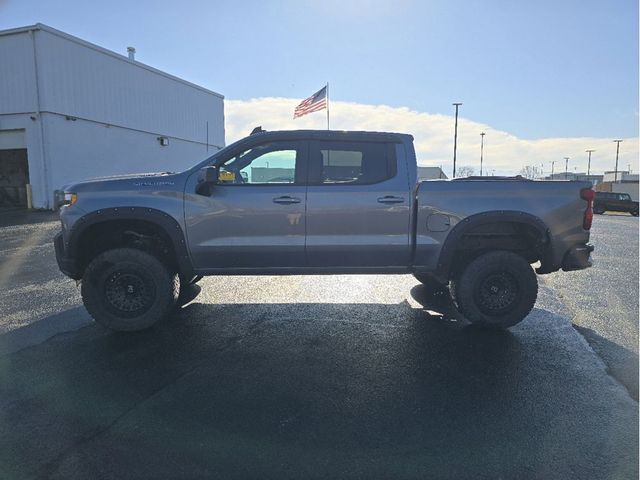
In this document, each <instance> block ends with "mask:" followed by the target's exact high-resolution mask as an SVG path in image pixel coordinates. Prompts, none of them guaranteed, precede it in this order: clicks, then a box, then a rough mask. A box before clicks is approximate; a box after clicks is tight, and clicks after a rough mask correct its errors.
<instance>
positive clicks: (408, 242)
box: [55, 130, 594, 331]
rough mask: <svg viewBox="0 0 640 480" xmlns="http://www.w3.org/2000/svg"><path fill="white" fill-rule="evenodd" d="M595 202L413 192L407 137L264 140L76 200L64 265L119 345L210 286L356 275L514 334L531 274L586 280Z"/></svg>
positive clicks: (578, 189)
mask: <svg viewBox="0 0 640 480" xmlns="http://www.w3.org/2000/svg"><path fill="white" fill-rule="evenodd" d="M593 198H594V192H593V190H592V189H591V184H589V183H585V182H543V181H528V180H524V179H522V178H519V177H515V178H502V177H481V178H474V177H471V178H465V179H455V180H452V181H446V180H445V181H440V180H435V181H427V182H417V178H416V156H415V152H414V148H413V137H412V136H410V135H406V134H398V133H380V132H340V131H280V132H265V131H262V130H259V131H257V132H256V133H253V134H252V135H250V136H249V137H247V138H244V139H242V140H240V141H238V142H236V143H234V144H232V145H229V146H228V147H226V148H224V149H222V150H220V151H218V152H217V153H216V154H215V155H213V156H212V157H210V158H208V159H206V160H205V161H203V162H202V163H200V164H198V165H196V166H194V167H193V168H191V169H189V170H187V171H184V172H182V173H160V174H146V175H132V176H126V177H113V178H107V179H99V180H95V181H89V182H83V183H77V184H74V185H71V186H68V187H67V188H65V199H66V205H65V206H64V207H62V211H61V214H60V218H61V221H62V231H61V232H60V233H59V234H58V235H57V236H56V237H55V250H56V257H57V260H58V265H59V267H60V269H61V270H62V272H64V273H65V274H66V275H68V276H69V277H71V278H73V279H76V280H82V287H81V291H82V298H83V301H84V304H85V306H86V308H87V310H88V311H89V313H90V314H91V315H92V316H93V318H94V319H95V320H96V321H98V322H99V323H101V324H102V325H104V326H106V327H108V328H111V329H114V330H127V331H132V330H141V329H144V328H147V327H149V326H151V325H153V324H154V323H155V322H156V321H158V320H160V319H162V318H163V317H165V316H167V315H168V314H169V313H170V312H171V311H172V310H173V309H175V308H176V306H180V305H181V304H184V303H185V301H187V299H191V298H192V297H193V295H194V294H193V291H194V289H197V288H198V286H197V285H195V283H196V282H197V281H198V280H200V279H201V278H202V276H205V275H291V274H356V273H357V274H362V273H370V274H413V275H414V276H415V277H416V278H417V279H418V281H420V282H422V283H424V284H426V285H427V288H430V289H444V288H449V289H450V290H451V294H452V297H453V299H454V301H455V304H456V306H457V308H458V310H459V311H460V312H461V313H462V314H463V315H464V316H465V317H466V318H467V319H468V320H469V321H470V322H473V323H478V324H482V325H487V326H493V327H502V328H507V327H510V326H512V325H515V324H516V323H518V322H520V321H521V320H522V319H524V318H525V317H526V315H527V314H528V313H529V312H530V310H531V309H532V308H533V305H534V303H535V301H536V296H537V292H538V284H537V278H536V274H535V272H537V273H538V274H544V273H550V272H555V271H557V270H559V269H563V270H578V269H583V268H587V267H589V266H591V261H590V253H591V251H592V250H593V247H592V246H591V245H590V244H589V243H588V241H589V229H590V228H591V222H592V218H593V210H592V203H593ZM534 264H535V265H534ZM532 265H533V266H534V267H535V272H534V268H532Z"/></svg>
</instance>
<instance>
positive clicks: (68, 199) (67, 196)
mask: <svg viewBox="0 0 640 480" xmlns="http://www.w3.org/2000/svg"><path fill="white" fill-rule="evenodd" d="M77 201H78V194H77V193H68V192H65V193H64V203H63V205H73V204H74V203H76V202H77Z"/></svg>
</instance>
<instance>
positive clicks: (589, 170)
mask: <svg viewBox="0 0 640 480" xmlns="http://www.w3.org/2000/svg"><path fill="white" fill-rule="evenodd" d="M585 152H587V153H588V154H589V163H588V165H587V177H588V176H589V173H590V172H591V153H593V152H595V150H585Z"/></svg>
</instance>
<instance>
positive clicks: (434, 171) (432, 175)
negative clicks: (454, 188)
mask: <svg viewBox="0 0 640 480" xmlns="http://www.w3.org/2000/svg"><path fill="white" fill-rule="evenodd" d="M436 178H440V179H442V178H448V177H447V175H446V174H445V173H444V172H443V171H442V169H441V168H440V167H421V166H418V180H433V179H436Z"/></svg>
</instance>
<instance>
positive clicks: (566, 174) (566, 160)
mask: <svg viewBox="0 0 640 480" xmlns="http://www.w3.org/2000/svg"><path fill="white" fill-rule="evenodd" d="M569 158H571V157H564V179H565V180H567V178H569V177H568V173H567V170H568V169H569Z"/></svg>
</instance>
